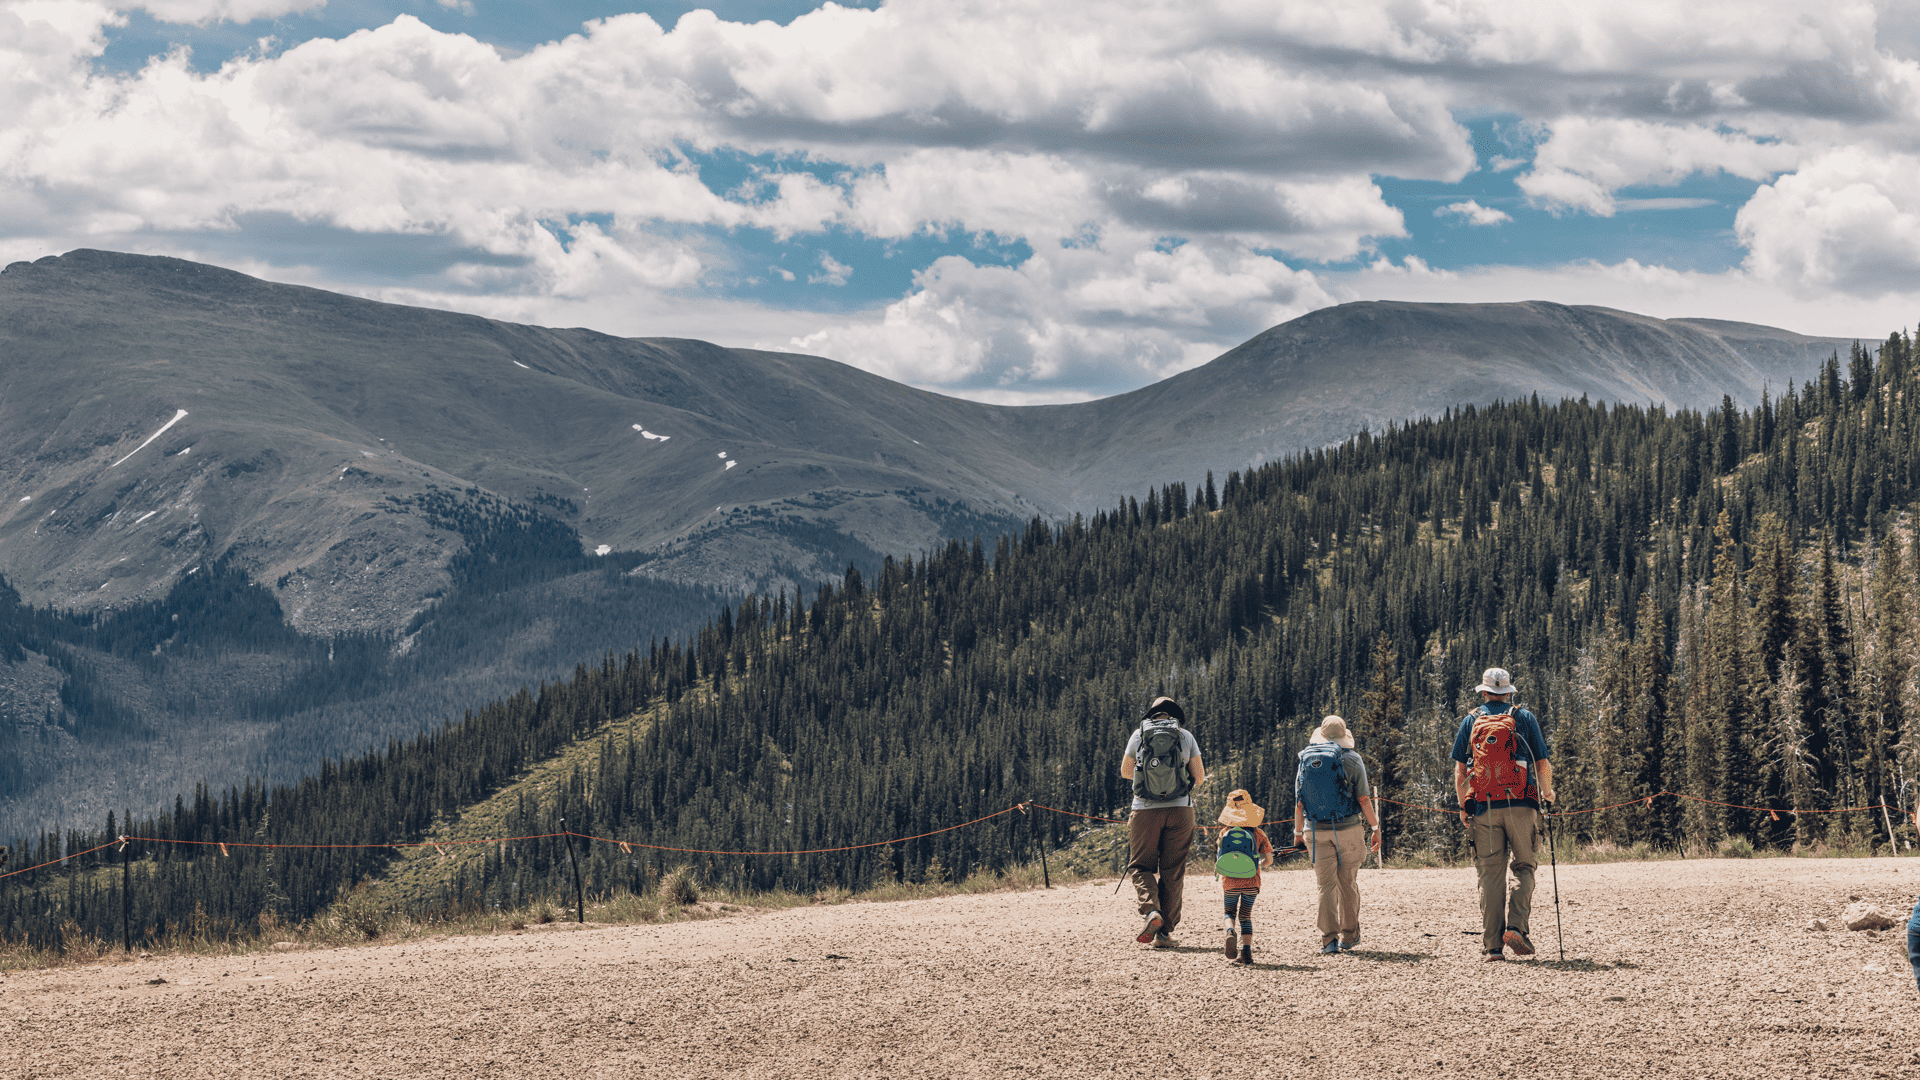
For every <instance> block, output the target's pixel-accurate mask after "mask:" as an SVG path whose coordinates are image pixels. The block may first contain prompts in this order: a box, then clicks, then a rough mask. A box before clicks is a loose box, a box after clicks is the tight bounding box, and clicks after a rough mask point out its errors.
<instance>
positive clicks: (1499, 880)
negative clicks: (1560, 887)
mask: <svg viewBox="0 0 1920 1080" xmlns="http://www.w3.org/2000/svg"><path fill="white" fill-rule="evenodd" d="M1544 828H1545V826H1544V825H1543V824H1542V823H1541V818H1540V811H1538V810H1535V809H1533V808H1532V807H1530V806H1502V807H1499V808H1498V809H1494V810H1488V811H1487V812H1485V813H1483V814H1481V815H1480V816H1479V817H1476V818H1474V819H1473V829H1472V831H1471V832H1470V833H1469V835H1470V836H1472V837H1473V866H1474V869H1475V870H1478V871H1479V872H1480V931H1481V933H1480V947H1481V948H1482V949H1485V950H1486V951H1487V952H1493V951H1494V950H1495V949H1499V948H1501V947H1502V946H1501V936H1502V934H1504V933H1505V932H1506V929H1507V927H1509V926H1511V927H1513V928H1514V929H1516V930H1518V931H1520V932H1521V933H1523V934H1526V935H1527V936H1528V938H1529V939H1531V938H1532V936H1533V931H1532V928H1531V927H1530V926H1529V925H1528V920H1529V919H1531V918H1532V916H1533V868H1534V867H1535V866H1538V865H1539V863H1540V859H1539V856H1538V855H1537V854H1536V852H1537V851H1538V849H1539V845H1540V844H1541V843H1543V842H1544V841H1543V839H1542V830H1543V829H1544ZM1509 856H1511V859H1512V866H1513V891H1512V892H1511V893H1509V892H1508V891H1507V866H1508V859H1509Z"/></svg>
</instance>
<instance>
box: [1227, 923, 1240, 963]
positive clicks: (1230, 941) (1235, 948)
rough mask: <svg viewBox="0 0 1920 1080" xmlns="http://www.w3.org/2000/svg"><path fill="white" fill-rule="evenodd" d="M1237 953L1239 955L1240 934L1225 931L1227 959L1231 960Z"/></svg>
mask: <svg viewBox="0 0 1920 1080" xmlns="http://www.w3.org/2000/svg"><path fill="white" fill-rule="evenodd" d="M1239 955H1240V935H1239V934H1236V933H1234V932H1233V931H1231V930H1229V931H1227V959H1229V960H1231V959H1233V958H1234V957H1236V956H1239Z"/></svg>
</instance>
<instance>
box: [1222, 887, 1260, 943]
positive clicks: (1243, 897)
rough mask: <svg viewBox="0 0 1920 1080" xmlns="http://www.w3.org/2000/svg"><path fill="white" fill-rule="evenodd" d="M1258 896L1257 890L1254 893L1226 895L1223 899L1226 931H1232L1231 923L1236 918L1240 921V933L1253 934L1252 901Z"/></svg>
mask: <svg viewBox="0 0 1920 1080" xmlns="http://www.w3.org/2000/svg"><path fill="white" fill-rule="evenodd" d="M1259 895H1260V893H1259V892H1258V891H1257V890H1256V891H1254V892H1240V893H1231V892H1230V893H1227V894H1226V896H1225V898H1224V899H1225V904H1226V909H1227V929H1228V930H1232V929H1233V921H1234V920H1235V919H1236V918H1237V919H1239V920H1240V932H1241V933H1243V934H1251V933H1253V901H1254V899H1255V898H1256V897H1258V896H1259Z"/></svg>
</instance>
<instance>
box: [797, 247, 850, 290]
mask: <svg viewBox="0 0 1920 1080" xmlns="http://www.w3.org/2000/svg"><path fill="white" fill-rule="evenodd" d="M852 276H853V267H851V266H848V265H847V264H846V263H843V262H841V261H840V260H838V259H836V258H834V257H833V256H831V255H829V254H827V253H826V252H824V251H823V252H821V253H820V272H819V273H818V274H808V275H807V284H809V285H845V284H846V283H847V279H848V278H850V277H852Z"/></svg>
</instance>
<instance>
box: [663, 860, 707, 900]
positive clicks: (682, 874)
mask: <svg viewBox="0 0 1920 1080" xmlns="http://www.w3.org/2000/svg"><path fill="white" fill-rule="evenodd" d="M660 899H661V901H662V902H663V903H669V904H678V905H680V906H681V907H689V906H691V905H694V904H697V903H699V902H700V886H699V885H698V884H697V883H696V882H695V881H694V880H693V867H691V866H687V865H685V864H682V865H680V866H676V867H674V868H673V869H671V870H669V871H667V872H666V874H665V875H664V876H663V877H661V879H660Z"/></svg>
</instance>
